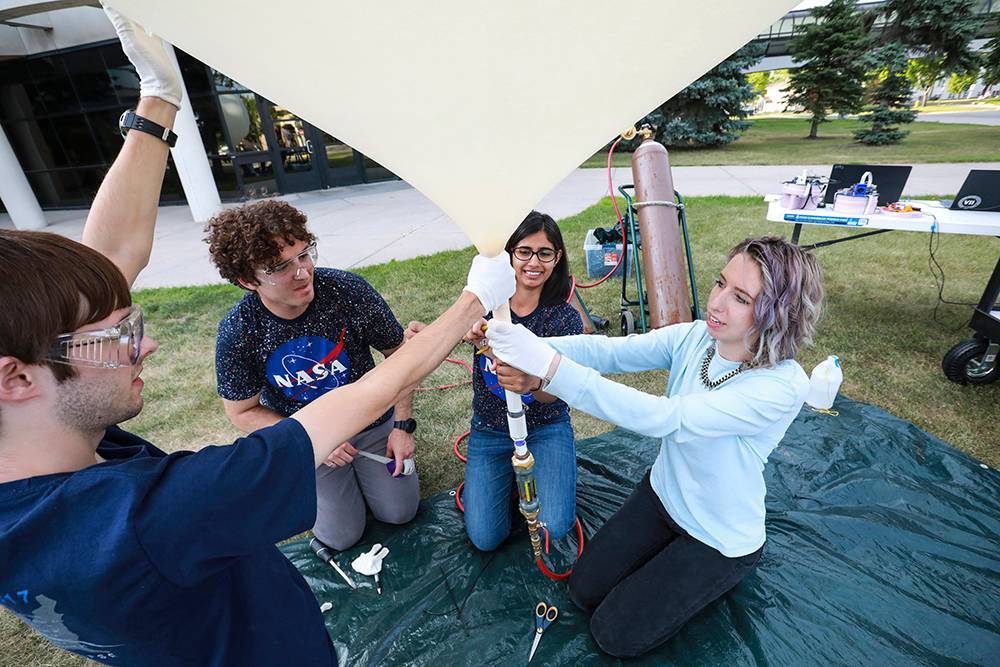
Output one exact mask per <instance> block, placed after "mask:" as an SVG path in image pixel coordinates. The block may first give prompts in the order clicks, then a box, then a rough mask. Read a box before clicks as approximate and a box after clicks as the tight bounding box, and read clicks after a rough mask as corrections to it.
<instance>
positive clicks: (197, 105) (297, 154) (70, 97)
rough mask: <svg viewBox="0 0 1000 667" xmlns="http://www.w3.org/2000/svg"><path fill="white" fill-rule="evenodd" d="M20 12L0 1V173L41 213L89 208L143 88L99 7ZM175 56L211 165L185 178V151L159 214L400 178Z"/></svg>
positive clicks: (173, 166)
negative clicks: (194, 201) (15, 178)
mask: <svg viewBox="0 0 1000 667" xmlns="http://www.w3.org/2000/svg"><path fill="white" fill-rule="evenodd" d="M15 4H16V3H11V2H2V1H0V127H2V130H3V134H4V135H5V138H6V141H4V140H3V138H2V137H0V169H3V166H4V165H5V166H6V169H3V171H2V173H8V172H10V171H11V170H13V169H19V170H20V172H21V173H22V174H23V175H24V177H25V178H26V180H27V184H28V187H30V193H31V195H32V196H33V197H34V199H35V200H36V202H37V208H39V209H60V208H78V207H87V206H89V205H90V203H91V201H93V198H94V195H95V194H96V192H97V188H98V187H99V186H100V183H101V181H102V179H103V178H104V174H105V173H106V172H107V170H108V168H109V167H110V165H111V162H112V161H113V160H114V158H115V156H116V155H117V154H118V151H119V150H120V148H121V145H122V138H121V135H120V134H119V131H118V118H119V116H120V115H121V113H122V111H124V110H125V109H128V108H134V107H135V105H136V103H137V101H138V97H139V90H138V88H139V80H138V77H137V75H136V73H135V70H134V68H133V67H132V66H131V64H130V63H129V62H128V60H127V59H126V57H125V55H124V54H123V53H122V50H121V46H120V45H119V43H118V40H117V38H116V37H115V33H114V29H113V28H112V27H111V24H110V22H108V20H107V18H106V17H105V16H104V13H103V11H102V10H101V9H100V8H98V7H90V6H75V7H74V6H67V5H76V4H80V3H72V2H70V3H67V2H55V3H51V4H52V5H53V6H55V5H58V6H60V8H59V9H56V10H53V11H49V12H44V13H35V14H31V15H27V16H16V17H15V18H11V17H12V16H14V15H15V13H16V12H17V7H15ZM19 6H21V7H22V11H27V10H28V8H25V3H20V5H19ZM37 7H38V5H37V3H32V7H31V9H34V10H35V11H37ZM174 54H175V55H176V60H177V64H178V66H179V69H180V72H181V75H182V79H183V82H184V86H185V89H186V100H185V107H189V109H188V108H185V109H182V112H181V116H184V115H185V114H188V113H189V114H190V116H193V121H194V126H195V127H196V128H197V134H198V135H199V138H200V140H201V141H200V143H201V145H200V146H199V147H198V152H200V153H202V154H203V155H204V157H205V158H206V159H207V161H208V165H209V169H208V170H205V169H204V168H203V164H202V165H197V167H198V168H196V169H190V170H187V171H189V172H190V173H185V171H186V170H185V165H186V164H188V163H190V160H188V161H185V160H183V159H181V158H180V156H179V155H178V153H177V149H175V150H174V154H173V157H172V158H171V159H170V161H169V163H168V165H167V173H166V178H165V179H164V184H163V190H162V194H161V203H164V204H169V203H184V202H185V201H186V199H187V198H186V196H185V191H186V190H193V189H201V190H206V189H210V190H212V191H213V192H214V193H217V194H216V195H215V200H216V201H218V200H220V199H221V201H243V200H249V199H255V198H261V197H267V196H272V195H275V194H287V193H293V192H301V191H307V190H316V189H321V188H326V187H332V186H338V185H348V184H353V183H365V182H371V181H379V180H385V179H390V178H394V175H393V174H392V173H391V172H389V171H388V170H387V169H385V168H384V167H382V166H381V165H379V164H377V163H375V162H374V161H373V160H371V159H369V158H367V157H366V156H364V155H362V154H361V153H360V152H358V151H355V150H353V149H352V148H351V147H350V146H347V145H346V144H344V143H343V142H341V141H339V140H337V139H336V138H335V137H333V136H331V135H330V134H328V133H326V132H324V131H323V130H321V129H319V128H317V127H315V126H313V125H311V124H309V123H307V122H306V121H304V120H302V119H301V118H299V117H297V116H296V115H295V114H293V113H292V112H291V111H289V110H287V109H285V108H283V107H281V106H280V105H278V104H275V103H273V102H271V101H270V100H267V99H264V98H263V97H261V96H260V95H257V94H256V93H254V92H253V91H251V90H248V89H247V88H245V87H243V86H242V85H240V83H239V82H237V81H234V80H233V79H231V78H229V77H227V76H226V75H225V74H223V73H222V72H219V71H217V70H215V69H213V68H211V67H209V66H208V65H206V64H204V63H202V62H200V61H198V60H197V59H195V58H193V57H192V56H190V55H188V54H186V53H184V52H182V51H180V50H179V49H175V50H174ZM178 129H179V127H178ZM179 133H180V132H179ZM182 141H183V136H182ZM189 143H190V142H189ZM195 143H197V142H195ZM180 145H181V142H178V147H180ZM188 149H189V150H190V145H189V146H188ZM202 162H203V161H202ZM15 163H16V164H15ZM0 194H2V195H3V199H4V206H5V208H4V210H6V211H8V212H9V213H10V215H11V217H12V219H13V221H14V224H15V226H29V227H30V226H37V225H30V224H28V225H21V224H19V221H18V217H20V216H18V215H15V211H16V210H19V209H18V207H17V206H15V205H14V204H13V202H12V201H8V200H14V199H18V200H21V199H23V198H24V197H25V196H26V195H27V193H26V192H25V191H24V190H23V189H22V190H21V191H16V190H15V189H12V188H11V186H10V185H8V186H7V187H3V188H0ZM210 195H211V193H210ZM209 199H211V196H210V197H209ZM18 203H21V204H24V203H25V202H23V201H19V202H18ZM29 208H30V206H29ZM195 217H196V219H197V218H199V217H202V218H203V217H204V215H202V216H198V215H196V216H195Z"/></svg>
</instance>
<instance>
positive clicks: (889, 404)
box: [0, 126, 1000, 667]
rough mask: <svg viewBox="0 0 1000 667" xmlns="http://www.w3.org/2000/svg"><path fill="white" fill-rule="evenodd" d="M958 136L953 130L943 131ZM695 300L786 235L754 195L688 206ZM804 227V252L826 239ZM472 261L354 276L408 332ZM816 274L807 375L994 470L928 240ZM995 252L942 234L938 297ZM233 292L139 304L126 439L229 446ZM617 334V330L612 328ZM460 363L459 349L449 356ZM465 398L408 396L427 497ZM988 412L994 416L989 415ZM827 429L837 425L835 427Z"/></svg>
mask: <svg viewBox="0 0 1000 667" xmlns="http://www.w3.org/2000/svg"><path fill="white" fill-rule="evenodd" d="M950 127H951V128H954V127H955V126H950ZM687 204H688V214H689V225H690V231H691V240H692V244H693V249H694V254H695V260H696V264H697V266H696V270H697V279H698V286H699V288H700V292H701V294H700V299H701V303H702V305H703V306H704V303H705V299H706V297H707V293H708V289H709V287H710V285H711V279H712V277H713V275H714V274H715V272H717V271H718V270H719V269H720V268H721V267H722V266H723V264H724V262H725V257H726V252H727V250H728V249H729V248H730V247H731V246H732V245H734V244H735V243H736V242H737V241H739V240H741V239H743V238H744V237H746V236H748V235H759V234H764V233H778V234H785V235H788V234H790V232H791V227H789V226H787V225H782V224H779V223H769V222H766V221H765V220H764V214H765V204H764V203H763V202H762V201H761V200H760V199H759V198H756V197H753V198H732V197H705V198H690V199H688V200H687ZM613 216H614V213H613V212H612V209H611V205H610V200H607V199H605V200H604V201H603V202H601V203H600V204H598V205H596V206H594V207H591V208H590V209H588V210H586V211H584V212H583V213H580V214H579V215H576V216H574V217H572V218H568V219H566V220H563V221H561V223H560V225H561V227H562V230H563V233H564V235H565V237H566V242H567V244H568V246H569V248H570V254H571V262H572V266H573V267H576V268H577V269H578V270H580V269H581V267H583V266H584V262H583V257H582V251H581V248H582V245H583V238H584V235H585V233H586V230H587V229H588V228H591V227H595V226H608V225H610V224H612V221H613V220H614V217H613ZM828 236H829V234H827V233H826V230H820V229H807V230H806V231H805V232H804V234H803V241H804V242H806V243H808V242H810V241H816V240H819V239H821V238H826V237H828ZM472 254H473V253H472V251H471V250H468V251H455V252H442V253H438V254H436V255H433V256H430V257H421V258H417V259H413V260H407V261H402V262H395V261H394V262H389V263H388V264H381V265H378V266H372V267H368V268H365V269H362V270H360V271H359V273H361V274H362V275H363V276H364V277H365V278H367V279H368V280H369V281H370V282H371V283H372V284H373V285H374V286H375V287H376V288H377V289H378V290H379V291H380V292H381V293H382V294H383V295H384V296H385V297H386V299H387V300H388V302H389V304H390V305H391V306H392V307H393V309H394V310H395V312H396V315H397V316H398V317H399V319H400V320H401V321H402V322H403V323H404V324H405V323H406V321H408V320H409V319H429V318H431V317H433V316H434V315H436V314H438V313H440V312H441V311H442V310H443V309H444V308H445V307H446V306H447V305H448V304H449V303H450V302H451V300H452V299H453V298H454V297H455V296H456V295H457V293H458V290H459V289H460V288H461V286H462V285H463V284H464V280H465V274H466V271H467V267H468V265H469V261H470V259H471V257H472ZM817 254H818V256H819V258H820V261H821V263H822V265H823V268H824V270H825V272H826V285H827V292H828V299H827V311H826V316H825V318H824V320H823V322H822V323H821V326H820V333H819V336H818V339H817V341H816V344H815V346H814V347H813V348H811V349H808V350H806V351H805V352H804V353H803V354H802V355H801V357H800V362H801V363H802V365H803V367H804V368H805V369H806V371H807V372H808V371H809V370H811V369H812V367H813V366H814V365H815V364H817V363H818V362H819V361H821V360H822V359H823V358H825V356H826V355H827V354H838V355H840V357H841V359H842V360H843V366H844V384H843V387H842V392H843V393H844V394H845V395H847V396H849V397H850V398H853V399H856V400H860V401H864V402H867V403H872V404H875V405H878V406H880V407H882V408H884V409H886V410H888V411H889V412H892V413H893V414H896V415H898V416H900V417H902V418H903V419H908V420H911V421H913V422H915V423H916V424H917V425H919V426H920V427H922V428H924V429H926V430H927V431H929V432H931V433H933V434H934V435H936V436H938V437H940V438H942V439H944V440H945V441H947V442H950V443H952V444H953V445H955V446H956V447H958V448H959V449H962V450H964V451H965V452H968V453H969V454H972V455H973V456H975V457H977V458H978V459H980V460H981V461H984V462H986V463H988V464H990V465H991V466H993V467H997V466H1000V422H998V421H997V420H996V419H995V416H996V411H997V405H1000V383H997V384H994V385H991V386H985V387H963V386H959V385H956V384H952V383H950V382H948V381H947V380H945V378H944V376H943V375H942V373H941V369H940V364H941V357H942V356H943V355H944V353H945V352H946V351H947V350H948V349H949V348H950V347H951V346H952V345H953V344H954V343H956V342H957V341H959V340H960V339H962V338H966V337H968V336H969V331H968V329H966V328H965V324H966V323H967V321H968V318H969V316H970V314H971V311H970V309H969V308H966V307H957V306H941V307H940V308H939V309H938V312H937V315H936V317H935V314H934V304H935V300H936V295H937V290H936V287H935V283H934V280H933V279H932V277H931V274H930V273H929V271H928V269H927V261H928V236H927V235H926V234H904V233H901V232H900V233H894V234H886V235H882V236H879V237H878V238H877V239H866V240H860V241H857V242H855V243H850V244H841V245H837V246H833V247H829V248H824V249H820V250H818V251H817ZM998 254H1000V241H998V240H996V239H993V238H987V237H963V236H945V237H943V238H942V239H941V245H940V249H939V251H938V259H939V261H940V263H941V264H942V266H943V267H944V270H945V272H946V275H947V286H946V289H945V298H946V299H948V300H951V301H960V302H972V301H977V300H978V299H979V296H980V294H981V292H982V289H983V286H984V285H985V283H986V280H987V278H988V277H989V275H990V272H991V271H992V269H993V265H994V263H995V262H996V258H997V255H998ZM619 290H620V283H618V282H608V283H605V284H604V285H602V286H600V287H598V288H595V289H592V290H587V291H586V292H585V298H586V300H587V303H588V306H589V307H590V308H591V310H592V311H593V312H595V313H598V314H603V315H605V316H607V317H609V318H610V319H612V322H613V327H612V328H613V329H615V330H617V319H618V298H619ZM239 296H240V291H239V290H237V289H236V288H231V287H225V286H217V287H198V288H180V289H157V290H144V291H141V292H139V293H138V294H137V300H138V301H139V303H141V304H142V306H143V308H144V309H145V311H146V313H147V323H148V324H147V326H148V331H149V333H150V334H151V335H152V336H153V337H155V338H157V339H158V340H159V342H160V344H161V348H160V351H159V352H157V353H156V354H155V355H154V356H153V357H152V358H151V359H150V360H149V362H147V364H146V371H145V372H144V377H145V379H146V383H147V384H146V390H145V396H146V407H145V409H144V410H143V412H142V414H141V415H140V416H139V417H137V418H136V419H134V420H133V421H131V422H130V423H128V424H127V425H126V428H128V429H130V430H133V431H135V432H137V433H139V434H140V435H142V436H144V437H146V438H148V439H150V440H151V441H152V442H154V443H155V444H157V445H158V446H160V447H161V448H163V449H166V450H168V451H172V450H177V449H188V448H192V449H197V448H199V447H200V446H202V445H204V444H208V443H224V442H229V441H231V440H232V439H233V438H234V437H235V436H236V435H237V433H236V431H235V429H234V428H232V427H231V426H230V425H229V423H228V422H227V420H226V418H225V417H224V415H223V413H222V409H221V404H220V403H219V399H218V397H217V396H216V393H215V378H214V366H213V362H212V360H213V350H214V345H215V327H216V324H217V322H218V321H219V319H220V318H221V317H222V315H223V314H224V313H225V312H226V311H227V310H228V309H229V307H230V306H231V305H232V304H233V303H234V302H235V301H236V300H237V299H238V298H239ZM615 333H617V332H616V331H615ZM454 356H456V357H458V358H461V359H468V358H469V349H468V348H466V347H464V346H460V347H459V348H458V349H457V350H456V352H455V355H454ZM466 377H467V371H465V370H464V369H463V368H461V367H459V366H455V365H452V364H445V365H443V366H442V367H441V368H440V369H439V370H438V371H436V372H435V373H434V374H433V375H431V377H430V378H428V379H427V380H426V381H425V382H424V385H425V386H429V385H439V384H445V383H450V382H460V381H462V380H464V379H465V378H466ZM665 378H666V375H665V373H664V372H650V373H642V374H635V375H629V376H622V377H620V378H618V379H620V380H621V381H623V382H626V383H627V384H630V385H633V386H636V387H639V388H642V389H644V390H646V391H649V392H656V393H661V392H662V391H663V388H664V386H665ZM470 402H471V388H469V387H461V388H456V389H450V390H446V391H437V392H423V393H420V394H419V395H418V396H417V398H416V404H415V411H416V412H415V414H416V417H417V419H418V420H419V421H420V428H419V429H418V431H417V441H418V449H417V457H416V460H417V468H418V470H419V472H420V477H421V483H422V491H423V493H424V495H429V494H432V493H436V492H438V491H442V490H445V489H450V488H453V487H455V486H456V485H457V484H458V483H459V481H461V479H462V475H463V469H462V465H461V464H460V462H459V461H457V460H456V459H455V458H454V456H453V454H452V452H451V444H452V441H453V440H454V437H455V436H456V435H458V434H459V433H462V432H463V431H464V430H465V429H467V428H468V423H469V417H470V415H471V409H470ZM990 415H993V416H992V417H991V416H990ZM831 419H835V417H831ZM573 420H574V426H575V428H576V434H577V436H578V437H580V438H585V437H589V436H592V435H596V434H598V433H601V432H604V431H606V430H608V429H609V428H611V427H610V425H609V424H607V423H605V422H602V421H600V420H597V419H594V418H592V417H589V416H587V415H583V414H574V416H573ZM82 664H85V661H83V660H81V659H78V658H75V657H73V656H71V655H70V654H67V653H63V652H61V651H58V650H56V649H54V648H51V647H50V646H48V645H47V644H46V643H45V642H44V641H43V640H41V639H39V638H38V636H37V635H35V634H34V633H32V632H30V631H28V630H27V629H26V628H25V626H23V625H22V624H20V623H19V622H17V621H16V620H15V619H14V618H13V617H12V616H11V615H9V614H6V613H4V614H0V665H11V666H13V665H17V666H18V667H23V666H26V665H82Z"/></svg>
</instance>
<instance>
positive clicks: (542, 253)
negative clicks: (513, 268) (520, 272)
mask: <svg viewBox="0 0 1000 667" xmlns="http://www.w3.org/2000/svg"><path fill="white" fill-rule="evenodd" d="M558 254H559V253H557V252H556V251H555V250H553V249H552V248H541V249H539V250H532V249H531V248H529V247H528V246H526V245H519V246H517V247H516V248H514V257H517V258H518V259H519V260H521V261H522V262H528V261H531V258H532V257H534V256H536V255H537V256H538V261H539V262H543V263H545V264H549V263H551V262H554V261H555V259H556V255H558Z"/></svg>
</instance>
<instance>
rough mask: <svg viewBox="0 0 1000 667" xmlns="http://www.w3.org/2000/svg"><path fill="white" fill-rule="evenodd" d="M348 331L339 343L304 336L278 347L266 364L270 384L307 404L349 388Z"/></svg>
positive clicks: (343, 334) (341, 334) (317, 337)
mask: <svg viewBox="0 0 1000 667" xmlns="http://www.w3.org/2000/svg"><path fill="white" fill-rule="evenodd" d="M345 335H346V330H341V332H340V340H339V341H337V343H334V342H333V341H331V340H329V339H327V338H323V337H321V336H304V337H302V338H296V339H294V340H290V341H288V342H287V343H284V344H283V345H281V346H279V347H278V348H277V349H276V350H275V351H274V352H272V353H271V356H270V357H269V358H268V360H267V380H268V382H269V383H270V384H271V386H272V387H274V388H276V389H278V390H280V391H281V392H282V393H283V394H284V395H285V396H286V397H288V398H290V399H292V400H293V401H299V402H301V403H308V402H309V401H312V400H314V399H316V398H319V397H320V396H322V395H323V394H325V393H326V392H328V391H330V390H331V389H336V388H337V387H340V386H342V385H345V384H347V383H348V382H349V381H350V377H351V360H350V358H349V357H348V356H347V350H345V349H344V337H345Z"/></svg>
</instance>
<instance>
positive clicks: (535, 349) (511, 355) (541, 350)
mask: <svg viewBox="0 0 1000 667" xmlns="http://www.w3.org/2000/svg"><path fill="white" fill-rule="evenodd" d="M486 337H487V339H488V340H489V342H490V348H492V350H493V354H495V355H496V357H497V358H498V359H500V361H502V362H504V363H505V364H507V365H509V366H513V367H514V368H517V369H519V370H522V371H524V372H525V373H527V374H528V375H534V376H535V377H540V378H543V377H545V376H546V375H548V374H549V366H551V365H552V359H553V358H554V357H555V356H556V351H555V350H553V349H552V348H551V347H549V344H548V343H546V342H545V341H544V340H542V339H541V338H539V337H538V336H536V335H535V334H533V333H531V331H529V330H528V329H526V328H525V326H524V325H523V324H511V323H510V322H499V321H497V320H496V319H495V318H494V319H492V320H490V324H489V328H488V329H487V330H486Z"/></svg>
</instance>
